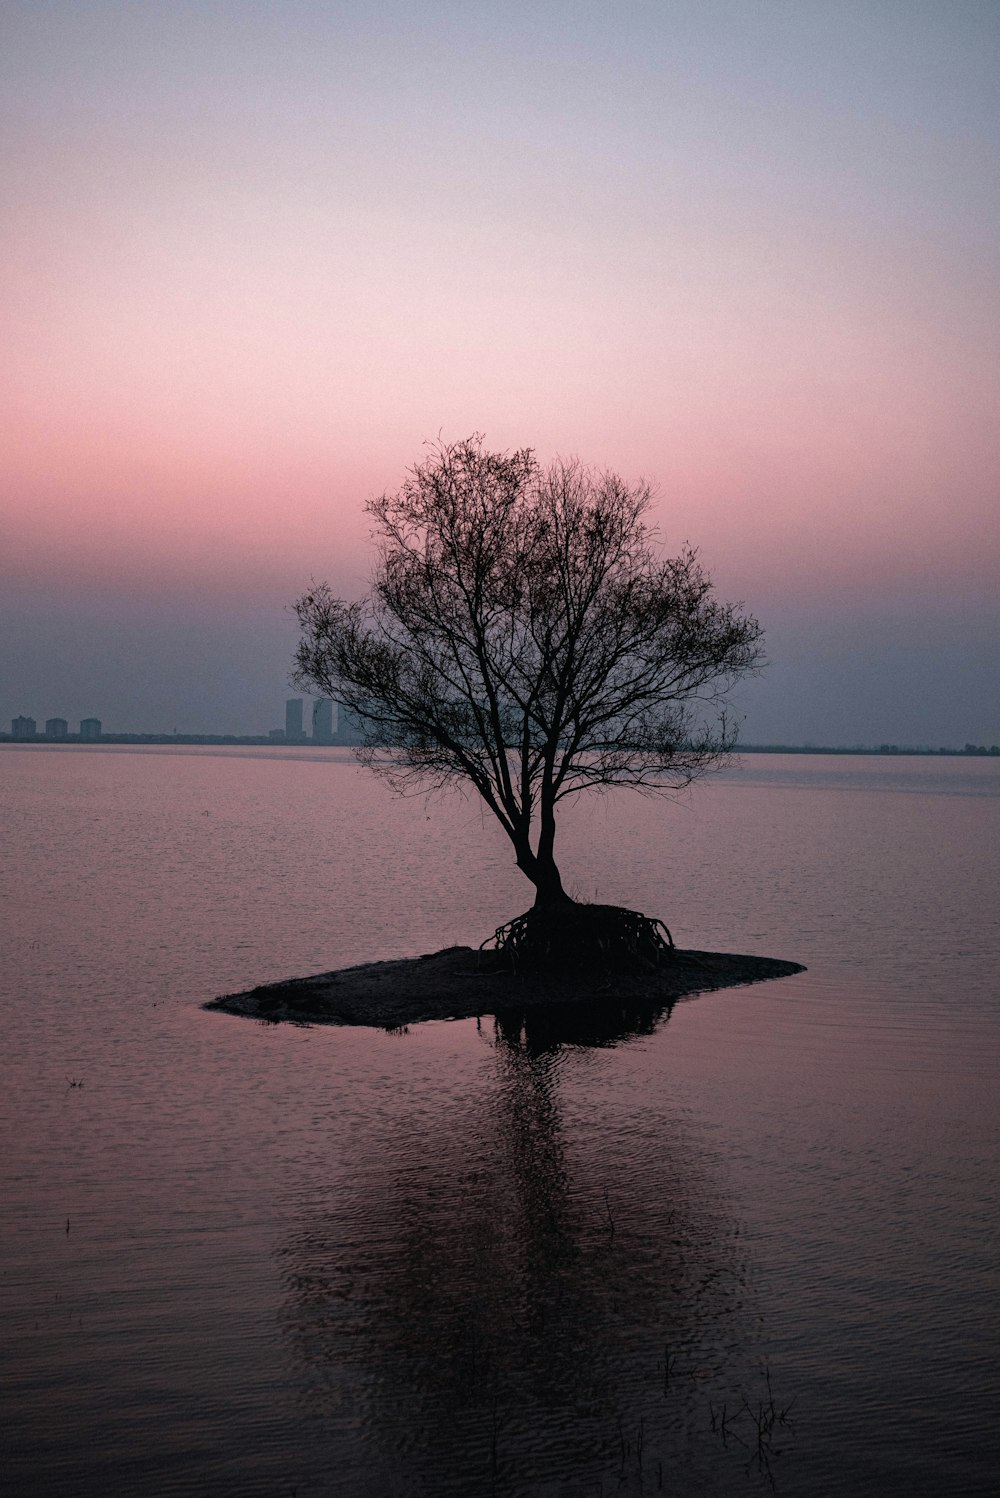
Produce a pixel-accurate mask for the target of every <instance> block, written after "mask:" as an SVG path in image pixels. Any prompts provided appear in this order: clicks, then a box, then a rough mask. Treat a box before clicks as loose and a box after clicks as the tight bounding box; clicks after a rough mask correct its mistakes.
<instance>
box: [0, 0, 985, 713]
mask: <svg viewBox="0 0 1000 1498" xmlns="http://www.w3.org/2000/svg"><path fill="white" fill-rule="evenodd" d="M543 11H544V14H542V15H541V16H540V15H539V14H538V13H537V8H536V7H530V6H528V5H527V4H517V3H512V4H509V5H503V6H493V5H477V4H474V3H473V4H465V5H462V6H459V5H457V4H455V5H452V4H443V3H441V4H438V3H427V4H403V3H398V4H393V3H390V4H388V5H387V6H385V7H383V8H382V9H381V10H380V20H379V21H378V22H377V23H376V22H373V21H372V20H371V16H370V12H371V7H369V6H366V5H361V4H358V5H350V4H346V5H338V6H337V7H329V6H324V5H318V4H312V3H306V0H287V3H284V4H282V5H278V4H270V5H264V4H241V5H235V4H222V3H219V4H197V5H195V4H190V5H186V4H179V3H175V4H170V5H167V4H160V3H156V0H154V3H150V4H148V5H144V6H141V7H137V6H132V5H127V4H122V3H108V4H99V3H98V4H89V5H86V6H80V5H75V4H68V3H67V4H58V3H51V4H49V3H46V4H35V3H32V4H13V5H8V6H7V7H5V22H4V25H5V28H6V36H5V37H4V39H3V47H2V49H0V50H2V52H3V56H4V58H5V61H4V62H3V64H2V69H3V77H2V78H0V85H2V87H0V93H2V96H3V97H4V98H5V99H6V101H7V102H6V104H5V105H4V106H3V109H2V113H0V126H2V129H3V135H4V159H5V162H6V166H5V171H4V186H3V193H4V200H5V209H6V211H5V214H4V219H5V223H6V224H7V225H8V230H7V232H5V235H4V240H3V244H4V247H3V249H2V250H0V257H2V259H3V272H4V286H5V298H4V310H3V315H2V333H3V346H4V350H5V356H4V368H3V375H2V387H0V429H2V431H3V433H4V437H3V447H2V467H0V482H2V506H3V551H2V556H0V592H3V593H5V594H6V598H7V602H6V604H5V605H2V607H3V609H4V615H5V618H4V624H5V634H6V635H7V637H8V639H10V640H12V641H13V642H14V644H15V649H14V650H13V652H12V653H11V654H9V655H8V658H7V660H6V661H5V663H4V667H3V672H2V674H0V722H3V721H4V720H5V719H9V718H10V717H11V716H13V714H14V713H17V712H22V711H25V712H32V713H33V714H34V715H35V716H37V717H39V718H42V717H45V716H48V715H50V714H55V713H57V712H61V713H65V714H66V715H67V716H71V715H72V714H73V713H76V712H84V711H87V712H89V711H95V712H97V713H98V714H99V716H102V717H103V718H104V719H105V720H106V721H107V722H108V723H109V724H115V725H116V726H119V727H122V728H127V727H133V728H136V729H143V728H149V729H154V728H158V727H161V726H165V723H166V721H168V720H169V721H170V726H175V724H176V726H180V727H182V728H189V729H191V730H193V731H196V730H199V729H201V730H209V729H213V728H215V729H218V730H219V731H255V730H256V729H259V728H266V727H267V726H270V721H273V722H277V721H278V720H279V716H280V707H281V702H282V700H283V697H284V695H285V682H284V679H283V677H284V672H285V668H286V660H287V650H288V648H289V640H288V630H287V620H286V618H285V617H284V616H283V613H282V610H283V607H284V605H285V604H286V603H287V602H289V601H290V599H291V598H292V597H294V596H295V594H296V593H297V592H298V591H300V590H301V589H302V588H304V587H305V586H306V585H307V584H308V582H309V579H310V577H311V576H316V577H329V578H330V580H331V581H332V582H334V583H335V584H336V585H337V586H338V587H341V588H344V589H345V590H346V589H351V588H352V587H356V586H357V584H358V583H359V582H360V580H361V579H362V578H363V576H364V574H365V570H366V565H367V564H366V557H365V544H364V543H365V534H366V526H365V521H364V517H363V514H362V505H363V503H364V501H365V499H366V498H367V497H368V496H369V495H370V494H371V493H373V492H377V491H379V490H381V489H383V488H385V487H391V486H393V485H395V484H396V483H397V482H398V481H399V479H400V477H401V476H402V473H403V470H404V469H405V468H406V467H407V465H408V464H409V463H411V462H412V461H413V460H414V459H415V458H416V457H417V456H418V454H419V450H420V445H421V443H422V442H423V441H424V440H426V439H428V438H433V437H434V436H436V434H437V433H438V431H439V430H440V431H441V432H442V433H443V435H444V436H445V437H446V438H456V437H459V436H463V435H465V434H467V433H468V432H470V431H472V430H481V431H483V432H484V433H485V434H486V437H487V439H488V441H489V442H490V443H491V444H492V445H495V446H497V447H507V446H514V445H517V446H521V445H526V444H527V445H533V446H535V447H536V448H537V449H538V451H539V453H540V455H541V456H543V457H549V456H554V455H556V454H562V455H569V454H577V455H579V456H581V457H582V458H584V459H585V460H588V461H591V462H594V463H596V464H600V465H607V466H611V467H614V468H617V469H619V470H620V471H622V472H623V473H625V474H626V475H629V476H639V475H645V476H648V477H651V478H653V479H654V480H656V481H657V484H658V488H659V495H660V502H659V520H660V524H661V527H662V531H663V536H664V540H665V542H666V543H667V545H668V546H676V545H679V544H680V543H681V542H682V541H684V540H686V539H690V540H691V541H693V542H694V543H695V544H696V545H698V546H700V547H701V549H702V553H703V556H704V559H705V561H706V563H707V565H708V567H709V569H710V570H711V571H712V572H713V573H714V575H715V576H716V578H717V580H718V582H719V585H720V588H721V589H722V590H723V591H724V592H725V593H726V594H727V595H729V596H739V597H742V598H744V599H746V601H747V603H748V604H749V606H750V607H751V608H753V609H754V610H755V611H756V612H758V613H759V614H760V615H761V617H762V619H763V621H764V623H765V625H768V624H770V625H771V639H770V645H771V655H772V659H773V661H774V666H773V667H772V672H771V673H770V675H769V678H768V679H765V681H764V682H762V683H761V684H760V686H759V688H757V687H755V688H753V690H752V692H751V693H750V694H749V695H748V697H747V701H746V708H747V712H748V733H747V736H748V737H749V738H751V739H760V738H780V739H783V740H786V741H791V742H795V741H801V740H803V739H807V738H822V739H827V740H829V741H831V742H853V741H865V740H867V739H869V738H874V739H879V738H883V737H892V738H900V739H902V738H907V739H910V740H912V741H923V740H925V739H926V740H928V741H934V742H938V741H941V742H951V741H958V742H963V741H964V740H965V738H967V737H971V738H974V739H977V740H979V739H982V738H987V739H989V740H990V741H993V742H996V741H997V739H998V738H1000V701H998V689H997V680H996V670H995V666H993V667H991V664H990V651H989V649H988V643H987V642H988V641H989V640H991V639H994V638H995V634H994V633H993V632H994V631H995V628H996V625H997V622H998V615H1000V610H998V607H997V596H998V589H997V582H998V576H1000V566H998V562H1000V542H998V537H1000V524H998V523H997V522H998V517H997V509H998V504H997V493H998V485H997V478H998V472H1000V463H998V458H1000V451H998V449H1000V440H998V431H1000V423H998V420H997V416H998V380H997V370H998V341H1000V339H998V332H997V330H998V328H1000V308H998V305H997V302H998V293H997V288H998V285H1000V279H998V264H997V259H998V254H997V245H998V244H1000V234H998V229H1000V225H998V223H997V218H998V203H1000V194H998V192H997V187H998V181H997V160H998V156H997V145H998V141H997V135H998V133H1000V132H998V125H997V121H998V119H1000V113H998V110H997V104H998V99H997V85H996V78H997V76H998V75H1000V68H998V63H1000V57H998V50H1000V49H998V45H997V43H998V39H1000V17H998V14H997V11H996V9H995V8H994V7H993V6H991V5H988V4H978V3H964V0H958V3H956V4H954V5H951V6H948V7H941V6H940V5H936V4H932V3H928V4H926V5H925V4H922V3H920V0H914V3H912V4H911V5H908V6H906V7H900V6H897V5H893V4H890V3H888V0H886V3H884V4H883V3H865V4H860V3H859V4H856V5H854V4H850V3H847V4H843V5H838V6H836V7H831V6H829V5H828V4H823V3H819V0H817V3H815V4H811V3H808V0H803V3H802V4H800V5H798V6H796V7H795V8H794V11H793V10H790V9H789V7H788V6H786V5H783V4H780V3H773V4H768V3H765V4H762V5H760V6H754V7H747V6H745V5H740V4H738V3H735V0H734V3H721V0H720V3H712V0H699V3H697V4H695V3H693V0H692V3H690V4H687V3H679V4H676V5H670V6H663V5H661V4H652V3H650V4H634V5H626V6H624V7H616V8H611V7H607V8H606V9H605V8H603V7H596V8H592V9H591V11H590V12H589V13H588V15H587V16H585V17H581V15H580V12H579V7H578V6H575V5H562V4H558V3H556V4H553V5H551V6H549V7H545V8H543ZM98 616H100V617H101V618H103V619H104V620H105V624H104V626H103V627H102V626H100V625H99V624H98V623H95V622H94V621H95V620H96V619H97V617H98ZM88 620H89V621H91V622H90V624H89V625H88V624H87V621H88ZM236 621H239V624H238V627H237V622H236ZM255 628H256V629H258V630H259V638H258V639H257V640H256V642H255V641H254V640H253V639H252V638H251V637H250V636H251V635H252V631H253V630H254V629H255ZM39 631H41V633H39ZM88 631H89V633H90V638H91V642H92V650H91V653H90V654H89V655H88V653H87V649H86V648H85V642H84V641H83V640H81V638H80V637H81V632H82V633H83V634H84V635H86V634H87V633H88ZM873 631H874V635H873ZM248 632H250V633H249V634H248ZM880 632H881V633H880ZM123 636H125V637H127V639H128V648H123V639H122V637H123ZM234 637H235V638H237V639H238V640H239V646H238V648H236V647H234V645H233V644H232V640H233V638H234ZM859 638H860V640H861V641H862V644H861V645H859V643H858V641H859ZM873 638H874V639H875V640H878V639H880V638H881V639H882V640H883V642H884V645H885V656H884V662H883V665H884V672H883V678H882V679H883V682H884V690H883V691H882V692H881V693H880V692H879V691H878V690H877V687H876V685H874V684H875V683H877V682H878V680H879V679H880V678H879V661H878V658H877V657H878V650H877V646H876V647H875V657H876V658H875V659H874V660H872V659H870V657H871V655H872V640H873ZM196 640H197V641H199V643H197V644H195V643H194V642H195V641H196ZM42 641H44V644H43V643H42ZM114 642H117V643H114ZM227 642H229V643H227ZM963 642H964V643H963ZM970 647H971V648H970ZM859 650H861V651H862V654H865V656H866V659H865V660H864V661H859ZM255 652H256V656H255ZM899 652H902V653H903V657H904V658H905V664H904V665H903V666H901V665H900V659H901V657H900V654H899ZM112 654H113V655H114V669H113V670H112V669H111V666H110V657H111V655H112ZM255 658H256V659H257V660H259V662H260V667H259V675H258V676H257V677H256V679H255V676H254V669H253V664H252V663H253V660H254V659H255ZM796 662H797V663H798V664H796ZM831 662H832V663H833V664H832V665H831ZM921 662H923V674H922V666H921ZM963 662H964V664H963ZM852 663H853V664H852ZM901 670H902V672H903V678H904V679H905V681H906V682H907V683H908V684H909V685H908V686H907V689H906V691H905V693H903V692H902V691H901V689H900V685H899V684H900V680H901V678H900V672H901ZM956 670H958V671H961V672H964V677H963V681H962V682H961V683H956V680H955V674H956ZM199 673H200V674H199ZM796 673H798V675H797V674H796ZM153 678H158V679H159V680H160V681H161V682H162V692H161V693H160V695H159V696H157V693H156V691H155V690H153V688H152V686H151V680H152V679H153ZM824 681H826V682H827V683H828V684H829V687H830V690H829V691H827V692H824V691H823V689H822V686H823V682H824ZM227 682H231V683H232V685H231V686H227V685H226V683H227ZM805 682H810V683H811V684H812V686H813V687H814V688H815V691H814V694H813V695H814V699H815V700H812V699H810V697H809V693H808V692H805V693H804V692H803V690H802V684H803V683H805ZM894 684H895V685H894ZM831 694H832V695H831ZM97 698H99V699H100V700H99V701H98V700H96V699H97ZM880 698H881V701H882V703H883V717H882V718H880V717H879V708H878V701H879V699H880ZM917 699H922V701H921V702H919V703H918V700H917ZM265 703H273V706H272V707H270V709H268V708H267V707H266V706H265ZM824 703H825V704H826V705H825V707H824ZM262 712H269V722H261V721H260V714H261V713H262ZM185 714H186V715H187V717H186V718H185ZM890 714H894V715H895V721H893V722H890V721H889V716H890ZM956 715H957V717H956ZM901 717H902V718H903V719H904V720H905V721H900V718H901ZM152 718H156V719H158V720H159V719H161V718H162V719H163V720H164V721H163V722H160V721H155V722H154V721H152V720H151V719H152ZM807 718H808V721H806V719H807Z"/></svg>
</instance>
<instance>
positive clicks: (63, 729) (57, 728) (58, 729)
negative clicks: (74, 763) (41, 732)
mask: <svg viewBox="0 0 1000 1498" xmlns="http://www.w3.org/2000/svg"><path fill="white" fill-rule="evenodd" d="M68 733H69V724H68V723H67V722H66V719H65V718H46V720H45V737H46V738H47V739H64V738H65V737H66V735H67V734H68Z"/></svg>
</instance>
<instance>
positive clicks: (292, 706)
mask: <svg viewBox="0 0 1000 1498" xmlns="http://www.w3.org/2000/svg"><path fill="white" fill-rule="evenodd" d="M285 738H286V739H287V741H288V742H289V743H290V744H294V743H295V742H296V741H297V740H301V739H304V738H305V733H304V731H303V728H302V698H301V697H290V698H289V699H288V701H287V702H286V703H285Z"/></svg>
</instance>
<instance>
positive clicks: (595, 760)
mask: <svg viewBox="0 0 1000 1498" xmlns="http://www.w3.org/2000/svg"><path fill="white" fill-rule="evenodd" d="M650 505H651V490H650V487H649V485H648V484H646V483H644V482H641V483H636V484H628V483H626V482H625V480H623V479H622V478H620V477H619V476H618V475H617V474H614V473H609V472H605V471H598V470H594V469H591V468H588V467H585V466H584V465H582V464H581V463H579V462H576V461H572V462H556V463H554V464H552V465H550V466H548V467H543V466H542V465H541V464H540V463H539V462H538V461H537V459H536V457H535V455H534V452H533V451H532V450H531V449H528V448H525V449H521V450H519V451H516V452H490V451H488V450H487V449H486V448H485V447H484V444H483V439H482V438H481V437H480V436H472V437H470V438H468V439H466V440H464V441H461V442H456V443H453V444H441V445H438V446H436V447H434V448H432V449H431V451H430V454H429V456H427V457H426V458H425V459H424V460H423V461H422V462H419V463H417V464H416V465H415V466H414V468H413V469H412V470H411V471H410V472H409V474H408V475H407V477H406V480H405V482H404V483H403V484H402V486H401V487H400V488H399V490H398V491H396V492H394V493H388V494H383V495H382V496H381V497H379V498H377V499H374V500H372V501H371V502H370V503H369V504H368V506H367V509H368V512H369V514H370V515H371V517H372V520H373V532H374V538H375V540H376V544H377V559H376V562H375V566H374V571H373V576H372V582H371V587H370V590H369V592H368V594H367V595H366V596H365V597H364V598H363V599H361V600H360V601H357V602H347V601H345V600H343V599H341V598H336V597H334V596H333V594H332V593H331V591H330V589H329V588H328V587H327V586H325V585H323V586H319V587H315V588H313V589H312V590H311V591H310V592H309V593H307V594H306V595H305V596H304V597H302V598H301V599H300V600H299V601H298V603H297V604H296V605H295V608H296V612H297V614H298V618H299V622H300V625H301V637H300V643H299V647H298V651H297V655H296V672H295V681H296V684H297V685H298V686H299V687H300V688H303V689H305V690H311V691H319V692H321V693H323V694H324V695H328V696H330V697H333V698H335V699H336V700H337V701H338V702H339V703H340V704H342V705H343V706H344V707H346V708H347V709H348V710H350V711H351V712H352V713H354V714H356V715H357V716H358V718H359V719H360V720H361V722H362V723H363V724H364V726H365V732H366V742H365V746H364V748H363V750H362V754H363V757H364V758H365V760H366V762H367V763H368V764H370V765H371V767H372V768H373V769H375V770H377V771H379V772H380V773H382V774H383V775H385V776H386V777H387V778H388V780H389V781H390V783H391V784H392V785H393V786H394V787H395V788H396V789H398V790H406V789H408V788H410V787H412V786H415V785H420V786H425V787H430V788H433V787H437V786H444V785H447V784H450V783H466V784H470V785H472V786H474V787H475V789H476V790H477V791H478V793H479V795H480V796H481V797H482V798H483V800H484V801H485V802H486V804H487V805H488V806H489V808H490V810H491V811H492V812H493V814H494V815H495V816H496V817H497V819H498V821H499V822H500V824H501V826H502V827H503V829H504V831H505V832H506V834H507V836H508V837H509V838H510V840H511V843H512V844H513V848H514V853H515V856H516V860H517V864H518V867H519V868H520V869H521V870H522V871H523V872H524V874H525V875H526V876H527V877H528V879H530V880H531V882H532V883H533V884H534V886H535V891H536V907H539V906H549V905H553V904H557V903H559V902H563V901H565V900H566V899H567V896H566V895H565V893H564V891H563V888H562V882H561V879H560V875H559V870H558V867H557V865H556V861H555V856H554V840H555V830H556V808H557V807H558V805H559V803H560V802H561V801H563V800H565V798H566V797H568V796H572V795H574V794H576V793H578V792H580V791H583V790H587V789H589V788H594V787H598V788H600V787H609V786H634V787H640V788H641V789H643V790H647V791H666V790H675V789H677V788H679V787H681V786H684V785H687V784H688V783H689V782H690V781H691V780H693V779H694V778H695V777H696V776H699V775H701V774H703V773H704V772H705V771H706V770H708V769H710V768H712V767H713V766H717V765H719V764H720V763H722V762H723V761H724V760H725V759H726V757H727V756H728V755H729V754H730V752H731V750H732V748H733V747H734V743H735V731H734V726H733V722H732V719H731V717H730V716H729V715H728V714H727V696H728V693H729V691H730V689H731V688H732V686H733V685H734V684H735V683H736V682H737V681H738V680H739V679H740V678H742V677H744V676H745V675H747V674H748V673H750V672H754V671H756V670H757V669H758V668H759V667H760V665H761V664H762V659H763V656H762V631H761V628H760V625H759V624H758V622H757V620H756V619H754V618H753V617H752V616H751V615H749V614H747V613H745V612H744V611H743V608H742V605H740V604H726V603H721V602H719V601H718V600H717V599H716V598H715V597H714V595H713V591H712V584H711V582H710V580H709V578H708V576H707V575H706V574H705V572H704V570H703V569H702V566H701V564H700V562H699V560H698V555H697V553H696V551H694V550H692V549H691V548H690V547H688V546H685V547H684V549H682V550H681V551H680V552H679V554H678V555H677V556H674V557H663V556H661V554H660V551H659V548H658V546H657V537H656V532H655V530H654V529H653V528H652V527H651V526H650V524H649V523H648V518H647V517H648V515H649V510H650Z"/></svg>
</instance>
